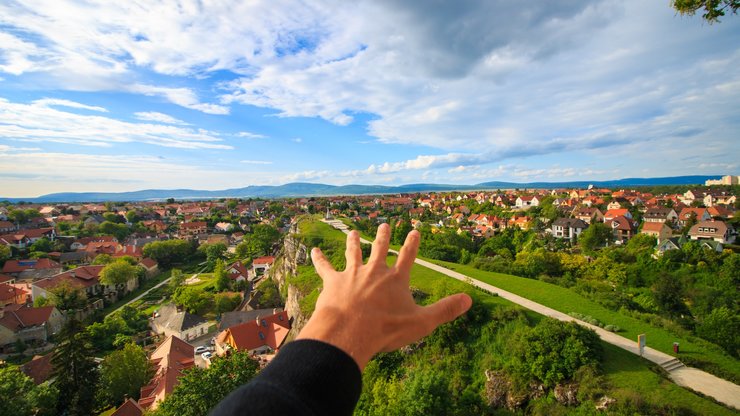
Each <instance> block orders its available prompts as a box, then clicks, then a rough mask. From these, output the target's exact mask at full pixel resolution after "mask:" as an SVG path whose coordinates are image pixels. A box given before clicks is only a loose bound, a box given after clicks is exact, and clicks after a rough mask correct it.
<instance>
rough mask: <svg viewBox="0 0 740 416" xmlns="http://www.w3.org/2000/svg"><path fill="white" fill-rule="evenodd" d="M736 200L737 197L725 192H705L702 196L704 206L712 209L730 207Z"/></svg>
mask: <svg viewBox="0 0 740 416" xmlns="http://www.w3.org/2000/svg"><path fill="white" fill-rule="evenodd" d="M736 200H737V197H736V196H735V195H734V194H732V193H730V192H726V191H715V190H712V191H707V192H706V193H705V195H704V200H703V202H704V206H705V207H713V206H715V205H732V204H734V203H735V201H736Z"/></svg>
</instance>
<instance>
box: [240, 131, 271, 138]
mask: <svg viewBox="0 0 740 416" xmlns="http://www.w3.org/2000/svg"><path fill="white" fill-rule="evenodd" d="M236 136H237V137H246V138H247V139H265V138H267V136H265V135H264V134H257V133H250V132H248V131H240V132H239V133H237V134H236Z"/></svg>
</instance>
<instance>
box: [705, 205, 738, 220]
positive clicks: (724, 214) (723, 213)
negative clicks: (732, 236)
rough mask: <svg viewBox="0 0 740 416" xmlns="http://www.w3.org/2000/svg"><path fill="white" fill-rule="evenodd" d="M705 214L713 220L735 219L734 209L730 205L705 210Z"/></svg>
mask: <svg viewBox="0 0 740 416" xmlns="http://www.w3.org/2000/svg"><path fill="white" fill-rule="evenodd" d="M707 212H709V215H711V216H712V218H714V219H727V218H733V217H735V207H733V206H732V205H714V206H711V207H708V208H707Z"/></svg>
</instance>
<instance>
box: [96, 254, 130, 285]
mask: <svg viewBox="0 0 740 416" xmlns="http://www.w3.org/2000/svg"><path fill="white" fill-rule="evenodd" d="M138 274H139V268H138V267H136V266H132V265H131V264H130V263H129V262H127V261H125V260H116V261H114V262H112V263H108V264H107V265H106V266H105V267H103V270H101V271H100V283H102V284H104V285H119V284H125V283H126V282H128V281H129V280H131V279H135V278H136V277H137V276H138Z"/></svg>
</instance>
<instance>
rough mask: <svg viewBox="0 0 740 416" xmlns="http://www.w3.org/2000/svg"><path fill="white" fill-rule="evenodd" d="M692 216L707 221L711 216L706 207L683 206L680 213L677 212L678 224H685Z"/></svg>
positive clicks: (697, 219)
mask: <svg viewBox="0 0 740 416" xmlns="http://www.w3.org/2000/svg"><path fill="white" fill-rule="evenodd" d="M692 218H694V219H695V220H696V221H697V222H700V221H709V220H711V219H712V216H711V215H709V211H707V209H706V208H683V209H682V210H681V213H680V214H678V224H679V225H681V226H685V225H686V224H688V222H689V221H691V219H692Z"/></svg>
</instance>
